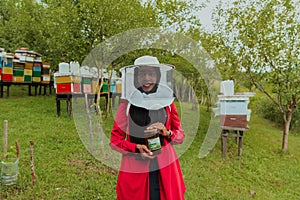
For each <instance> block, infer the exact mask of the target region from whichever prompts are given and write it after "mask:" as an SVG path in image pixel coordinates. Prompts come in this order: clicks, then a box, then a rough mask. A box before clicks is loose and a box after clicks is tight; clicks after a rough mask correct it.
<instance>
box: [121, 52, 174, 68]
mask: <svg viewBox="0 0 300 200" xmlns="http://www.w3.org/2000/svg"><path fill="white" fill-rule="evenodd" d="M140 66H150V67H159V68H160V70H161V71H168V70H171V69H173V68H174V66H173V65H169V64H162V63H159V61H158V59H157V57H154V56H148V55H146V56H142V57H139V58H137V59H136V60H135V61H134V64H133V65H129V66H126V67H124V68H130V67H140Z"/></svg>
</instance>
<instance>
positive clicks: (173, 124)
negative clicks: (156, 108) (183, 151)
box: [169, 103, 185, 144]
mask: <svg viewBox="0 0 300 200" xmlns="http://www.w3.org/2000/svg"><path fill="white" fill-rule="evenodd" d="M169 116H170V128H169V129H170V130H171V131H172V133H173V135H172V137H171V142H172V144H180V143H182V142H183V140H184V137H185V135H184V130H183V129H182V127H181V122H180V119H179V115H178V112H177V108H176V106H175V104H174V103H172V104H171V105H170V110H169Z"/></svg>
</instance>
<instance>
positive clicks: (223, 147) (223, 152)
mask: <svg viewBox="0 0 300 200" xmlns="http://www.w3.org/2000/svg"><path fill="white" fill-rule="evenodd" d="M221 137H222V138H221V143H222V155H223V157H224V158H225V157H226V148H227V146H226V144H227V131H226V130H222V136H221Z"/></svg>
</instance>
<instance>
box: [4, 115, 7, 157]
mask: <svg viewBox="0 0 300 200" xmlns="http://www.w3.org/2000/svg"><path fill="white" fill-rule="evenodd" d="M7 127H8V121H7V120H4V136H3V153H4V155H5V154H6V153H7Z"/></svg>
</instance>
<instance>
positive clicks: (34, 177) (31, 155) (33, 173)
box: [30, 141, 36, 185]
mask: <svg viewBox="0 0 300 200" xmlns="http://www.w3.org/2000/svg"><path fill="white" fill-rule="evenodd" d="M33 145H34V142H33V141H30V168H31V177H32V185H35V183H36V175H35V172H34V158H33Z"/></svg>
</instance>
